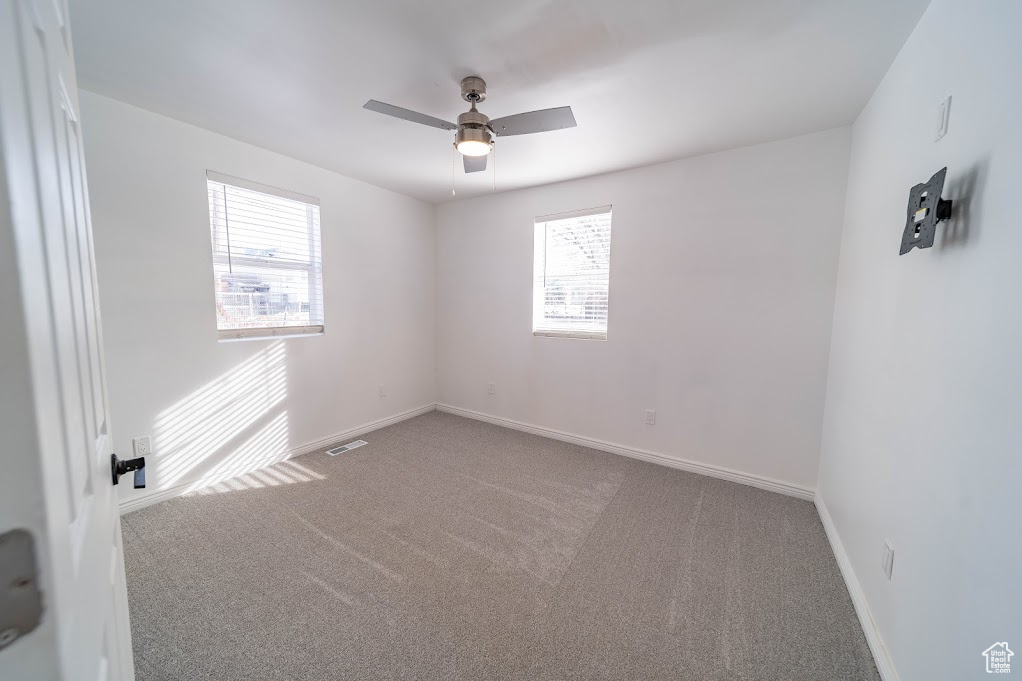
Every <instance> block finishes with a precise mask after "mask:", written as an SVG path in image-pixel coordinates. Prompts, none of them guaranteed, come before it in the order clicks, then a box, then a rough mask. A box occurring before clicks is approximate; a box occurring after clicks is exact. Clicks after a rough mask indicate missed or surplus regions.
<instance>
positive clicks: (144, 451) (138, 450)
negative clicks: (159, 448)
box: [131, 435, 153, 456]
mask: <svg viewBox="0 0 1022 681" xmlns="http://www.w3.org/2000/svg"><path fill="white" fill-rule="evenodd" d="M131 450H132V451H133V452H135V456H149V455H150V454H152V453H153V449H152V446H151V445H150V443H149V436H148V435H142V436H141V437H136V438H134V439H132V441H131Z"/></svg>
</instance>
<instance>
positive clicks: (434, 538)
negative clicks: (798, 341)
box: [123, 412, 879, 681]
mask: <svg viewBox="0 0 1022 681" xmlns="http://www.w3.org/2000/svg"><path fill="white" fill-rule="evenodd" d="M365 439H366V440H368V442H369V445H368V446H365V447H361V448H359V449H355V450H353V451H351V452H350V453H347V454H344V455H341V456H338V457H330V456H327V455H325V454H323V453H315V454H307V455H305V456H302V457H298V458H296V459H294V460H293V461H292V462H283V463H280V464H277V465H275V466H274V467H272V468H270V469H264V471H262V472H261V473H259V474H258V475H249V476H246V477H245V478H242V479H241V480H238V481H236V482H232V483H230V484H228V483H223V484H221V485H219V486H218V487H217V488H216V490H215V491H210V490H207V492H206V493H204V494H193V495H190V496H186V497H180V498H177V499H174V500H171V501H167V502H163V503H160V504H156V505H154V506H150V507H148V508H145V509H142V510H140V511H136V512H134V513H131V514H129V515H126V516H125V517H124V518H123V529H124V552H125V560H126V565H127V575H128V593H129V601H130V604H131V629H132V635H133V640H134V651H135V664H136V667H137V678H138V679H139V681H150V680H155V679H174V680H175V681H177V680H188V681H197V680H200V679H217V680H218V681H223V680H229V679H246V680H247V679H501V680H504V679H508V680H510V679H522V680H526V679H528V680H533V679H672V680H676V679H683V680H688V679H691V680H693V681H696V680H698V681H711V680H715V679H750V680H751V679H791V680H802V679H805V680H809V679H812V680H813V681H816V680H818V679H869V680H871V681H872V680H876V679H878V678H879V677H878V675H877V672H876V667H875V666H874V664H873V660H872V658H871V656H870V653H869V649H868V648H867V645H866V641H865V638H864V636H863V633H862V630H861V628H860V627H859V624H858V622H857V620H856V617H855V613H854V611H853V609H852V604H851V600H850V599H849V596H848V592H847V591H846V589H845V587H844V584H843V582H842V580H841V576H840V573H839V571H838V567H837V564H836V562H835V560H834V556H833V554H832V553H831V550H830V547H829V545H828V543H827V539H826V536H825V534H824V530H823V527H822V525H821V524H820V521H819V518H818V517H817V514H816V510H815V508H814V507H813V505H812V504H811V503H809V502H805V501H800V500H797V499H791V498H788V497H784V496H781V495H778V494H773V493H770V492H764V491H761V490H758V489H754V488H751V487H746V486H743V485H738V484H734V483H729V482H723V481H720V480H715V479H713V478H707V477H703V476H699V475H694V474H690V473H685V472H681V471H677V470H672V469H668V468H663V467H660V466H656V465H653V464H647V463H644V462H640V461H635V460H631V459H627V458H624V457H620V456H616V455H614V454H606V453H603V452H598V451H594V450H590V449H586V448H583V447H578V446H574V445H570V444H566V443H562V442H557V441H553V440H548V439H545V438H541V437H537V436H534V435H529V434H525V433H520V432H517V431H513V430H507V429H504V428H500V427H497V426H492V425H489V424H485V423H480V422H477V421H472V420H468V419H464V418H460V417H457V416H452V415H449V414H443V413H439V412H431V413H429V414H426V415H424V416H420V417H418V418H415V419H412V420H409V421H405V422H403V423H400V424H397V425H395V426H391V427H389V428H386V429H383V430H379V431H376V432H373V433H370V434H369V435H367V436H365Z"/></svg>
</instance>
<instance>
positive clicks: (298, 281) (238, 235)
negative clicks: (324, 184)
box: [206, 171, 323, 340]
mask: <svg viewBox="0 0 1022 681" xmlns="http://www.w3.org/2000/svg"><path fill="white" fill-rule="evenodd" d="M206 185H207V188H208V190H209V231H210V236H211V239H212V242H213V283H214V289H215V291H216V328H217V332H218V333H219V336H220V338H221V340H223V339H233V338H251V337H266V336H284V335H293V334H315V333H322V332H323V276H322V267H323V265H322V258H321V255H320V249H319V199H316V198H313V197H311V196H303V195H301V194H296V193H294V192H289V191H285V190H283V189H277V188H275V187H268V186H266V185H261V184H257V183H255V182H249V181H247V180H239V179H238V178H234V177H229V176H227V175H221V174H219V173H214V172H213V171H207V172H206Z"/></svg>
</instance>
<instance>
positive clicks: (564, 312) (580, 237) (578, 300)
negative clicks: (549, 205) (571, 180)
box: [532, 206, 610, 339]
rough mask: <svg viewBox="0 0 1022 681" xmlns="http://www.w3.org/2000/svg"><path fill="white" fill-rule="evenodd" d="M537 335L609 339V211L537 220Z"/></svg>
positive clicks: (534, 309)
mask: <svg viewBox="0 0 1022 681" xmlns="http://www.w3.org/2000/svg"><path fill="white" fill-rule="evenodd" d="M533 274H534V277H535V282H534V284H533V303H532V332H533V333H534V334H535V335H537V336H568V337H571V338H596V339H606V338H607V309H608V301H609V295H610V206H604V207H603V208H592V209H589V210H581V211H576V212H573V213H561V214H559V215H548V216H546V217H541V218H536V233H535V247H534V251H533Z"/></svg>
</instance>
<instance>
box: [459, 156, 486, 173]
mask: <svg viewBox="0 0 1022 681" xmlns="http://www.w3.org/2000/svg"><path fill="white" fill-rule="evenodd" d="M463 158H464V159H465V172H466V173H478V172H479V171H481V170H486V156H464V157H463Z"/></svg>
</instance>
